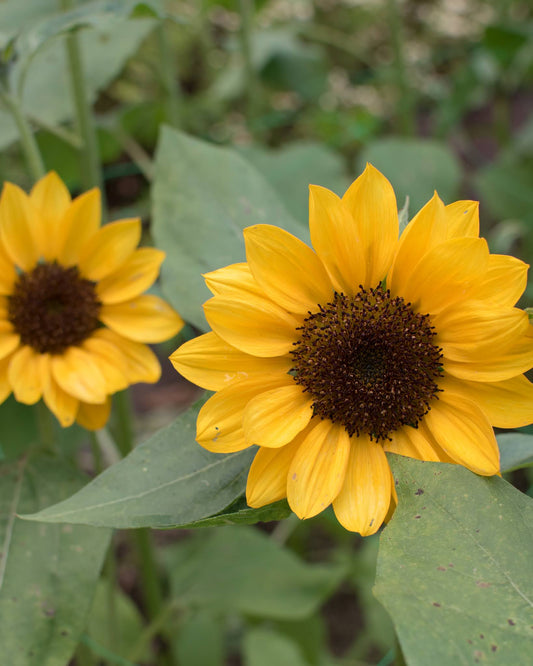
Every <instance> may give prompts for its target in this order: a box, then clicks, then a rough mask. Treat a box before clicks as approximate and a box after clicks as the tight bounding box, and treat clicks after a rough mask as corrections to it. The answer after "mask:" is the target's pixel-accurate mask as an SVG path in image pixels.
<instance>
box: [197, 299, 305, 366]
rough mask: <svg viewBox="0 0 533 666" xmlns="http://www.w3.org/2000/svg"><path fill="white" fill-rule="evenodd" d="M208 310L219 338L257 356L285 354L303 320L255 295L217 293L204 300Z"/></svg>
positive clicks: (208, 317) (210, 320) (207, 312)
mask: <svg viewBox="0 0 533 666" xmlns="http://www.w3.org/2000/svg"><path fill="white" fill-rule="evenodd" d="M204 312H205V316H206V319H207V321H208V323H209V325H210V326H211V328H212V329H213V331H214V332H215V333H216V334H217V335H218V336H219V337H221V338H222V339H223V340H225V341H226V342H227V343H228V344H230V345H232V346H233V347H236V348H237V349H240V350H241V351H243V352H246V353H247V354H252V355H253V356H263V357H265V356H267V357H269V356H283V355H284V354H287V353H288V352H289V351H290V350H291V349H292V345H293V342H294V341H295V340H296V339H297V337H298V335H297V330H296V329H297V328H298V326H300V320H299V319H297V318H296V317H295V316H293V315H291V314H289V313H288V312H286V311H285V310H283V309H282V308H280V307H279V306H278V305H276V304H275V303H273V302H272V301H270V300H268V299H266V298H262V297H260V296H254V295H253V294H248V295H246V296H245V297H243V298H235V297H233V298H231V297H226V296H214V297H213V298H211V299H210V300H208V301H207V303H204Z"/></svg>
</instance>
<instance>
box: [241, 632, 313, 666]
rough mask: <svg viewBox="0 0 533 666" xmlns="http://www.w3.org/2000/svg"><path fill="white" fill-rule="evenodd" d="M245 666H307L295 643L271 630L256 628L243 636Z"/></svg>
mask: <svg viewBox="0 0 533 666" xmlns="http://www.w3.org/2000/svg"><path fill="white" fill-rule="evenodd" d="M243 656H244V665H245V666H272V664H276V666H307V664H308V662H307V661H306V660H305V659H304V657H303V655H302V653H301V652H300V649H299V647H298V645H296V643H294V642H293V641H291V639H290V638H287V636H284V635H283V634H280V633H279V632H277V631H273V630H272V629H267V628H263V627H257V628H255V629H251V630H250V631H248V632H247V633H246V634H245V636H244V643H243Z"/></svg>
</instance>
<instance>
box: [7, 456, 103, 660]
mask: <svg viewBox="0 0 533 666" xmlns="http://www.w3.org/2000/svg"><path fill="white" fill-rule="evenodd" d="M1 476H2V483H1V485H0V553H1V556H0V617H1V618H2V621H1V622H0V663H1V664H6V665H7V664H10V665H11V664H13V665H16V666H62V665H63V664H66V663H68V660H69V658H70V657H71V655H72V653H73V651H74V649H75V647H76V644H77V642H78V639H79V636H80V633H81V632H82V630H83V628H84V625H85V621H86V617H87V613H88V611H89V608H90V605H91V599H92V594H93V590H94V586H95V584H96V580H97V578H98V576H99V573H100V568H101V565H102V561H103V558H104V555H105V552H106V550H107V546H108V543H109V537H110V532H109V530H102V529H96V528H94V527H81V526H75V527H73V526H70V525H69V526H65V525H42V524H39V523H30V522H27V521H24V520H20V519H19V518H17V517H16V515H17V514H18V513H28V512H32V511H37V510H39V509H41V508H42V507H43V506H46V505H48V504H51V503H53V502H57V501H59V500H61V499H63V498H64V497H66V496H68V495H69V494H71V493H73V492H75V491H76V490H77V489H78V488H79V487H80V485H81V484H82V483H83V480H84V478H85V477H84V476H83V475H81V474H80V473H79V472H77V471H75V470H73V469H71V468H70V467H69V466H67V465H65V464H64V463H62V462H61V461H60V460H59V459H55V458H51V457H35V458H24V459H22V460H21V461H20V462H18V463H13V464H11V465H5V466H3V467H2V468H1Z"/></svg>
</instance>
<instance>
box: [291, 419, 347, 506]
mask: <svg viewBox="0 0 533 666" xmlns="http://www.w3.org/2000/svg"><path fill="white" fill-rule="evenodd" d="M349 456H350V437H349V436H348V433H347V432H346V430H345V429H344V428H343V427H342V426H340V425H336V424H333V423H331V421H329V420H324V421H319V420H317V422H316V423H315V424H314V427H312V428H310V429H309V431H308V432H307V433H306V435H305V437H304V438H303V441H302V442H301V444H300V446H299V447H298V451H297V452H296V454H295V456H294V458H293V460H292V462H291V465H290V468H289V475H288V478H287V501H288V502H289V506H290V507H291V509H292V510H293V511H294V513H295V514H296V515H297V516H298V517H299V518H302V519H304V518H312V517H313V516H316V515H317V514H318V513H320V512H321V511H323V510H324V509H326V508H327V507H328V506H329V505H330V504H331V503H332V502H333V500H334V499H335V498H336V497H337V495H338V494H339V491H340V490H341V488H342V485H343V483H344V477H345V473H346V465H347V464H348V458H349Z"/></svg>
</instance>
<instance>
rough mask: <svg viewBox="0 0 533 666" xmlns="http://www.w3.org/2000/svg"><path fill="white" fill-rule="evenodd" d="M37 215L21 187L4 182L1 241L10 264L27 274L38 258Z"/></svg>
mask: <svg viewBox="0 0 533 666" xmlns="http://www.w3.org/2000/svg"><path fill="white" fill-rule="evenodd" d="M38 221H39V215H38V212H37V211H36V210H35V207H34V205H33V203H32V202H31V201H30V200H29V199H28V197H27V195H26V193H25V192H23V191H22V190H21V189H20V187H18V186H17V185H13V184H12V183H7V182H6V183H4V189H3V190H2V195H1V196H0V238H1V240H2V243H3V245H4V247H5V249H6V251H7V254H8V256H9V258H10V259H11V261H13V262H14V263H15V264H16V265H17V266H19V267H20V268H22V270H24V271H28V270H30V269H32V268H33V267H34V266H35V264H36V263H37V260H38V259H39V248H38V247H37V243H36V238H35V225H36V224H37V223H38Z"/></svg>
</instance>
